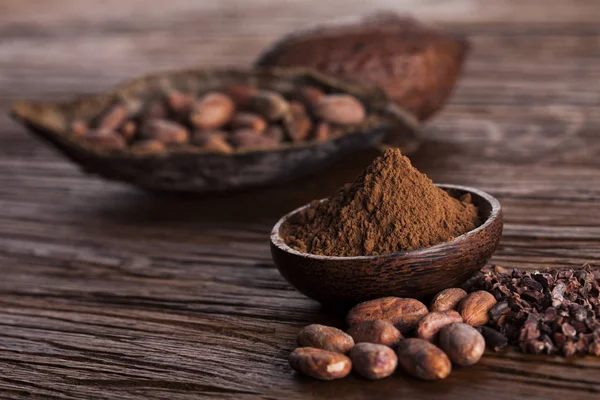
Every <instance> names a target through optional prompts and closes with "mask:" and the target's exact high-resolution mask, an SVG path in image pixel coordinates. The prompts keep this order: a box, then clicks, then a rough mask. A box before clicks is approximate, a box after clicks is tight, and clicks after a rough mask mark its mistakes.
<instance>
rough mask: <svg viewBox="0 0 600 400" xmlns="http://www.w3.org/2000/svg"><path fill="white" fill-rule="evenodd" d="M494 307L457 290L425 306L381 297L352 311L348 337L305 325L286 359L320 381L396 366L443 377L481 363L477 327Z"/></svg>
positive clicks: (374, 375)
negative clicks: (294, 347)
mask: <svg viewBox="0 0 600 400" xmlns="http://www.w3.org/2000/svg"><path fill="white" fill-rule="evenodd" d="M495 303H496V300H495V298H494V296H493V295H492V294H490V293H489V292H487V291H483V290H482V291H476V292H473V293H469V294H467V293H466V292H465V291H464V290H462V289H460V288H450V289H446V290H444V291H442V292H440V293H438V294H437V295H436V296H435V297H434V298H433V300H432V303H431V305H430V307H429V309H428V308H427V306H425V304H423V303H422V302H420V301H418V300H415V299H411V298H400V297H383V298H380V299H375V300H370V301H366V302H364V303H360V304H357V305H356V306H354V307H353V308H352V309H351V310H350V311H349V312H348V314H347V316H346V323H347V324H348V330H347V331H346V332H344V331H342V330H340V329H337V328H334V327H330V326H324V325H316V324H313V325H309V326H307V327H305V328H304V329H302V330H301V331H300V332H299V333H298V345H299V346H301V347H299V348H297V349H296V350H294V351H293V352H292V353H291V354H290V357H289V363H290V366H291V367H292V368H293V369H294V370H296V371H298V372H300V373H301V374H304V375H307V376H311V377H313V378H316V379H321V380H332V379H340V378H344V377H345V376H347V375H348V374H349V373H350V371H351V370H354V371H355V373H357V374H358V375H360V376H362V377H363V378H366V379H371V380H372V379H381V378H385V377H388V376H390V375H391V374H393V373H394V371H395V370H396V368H397V367H398V366H400V368H401V369H402V370H404V372H406V373H407V374H409V375H411V376H414V377H417V378H420V379H424V380H438V379H444V378H446V377H447V376H448V375H449V374H450V372H451V370H452V365H453V364H454V365H458V366H461V367H465V366H469V365H473V364H475V363H477V362H478V361H479V359H480V358H481V356H482V355H483V352H484V351H485V347H486V342H485V339H484V337H483V336H482V334H481V333H480V332H479V331H478V328H477V327H482V326H483V325H485V324H486V323H487V322H488V318H489V317H488V311H489V310H490V308H492V306H493V305H494V304H495Z"/></svg>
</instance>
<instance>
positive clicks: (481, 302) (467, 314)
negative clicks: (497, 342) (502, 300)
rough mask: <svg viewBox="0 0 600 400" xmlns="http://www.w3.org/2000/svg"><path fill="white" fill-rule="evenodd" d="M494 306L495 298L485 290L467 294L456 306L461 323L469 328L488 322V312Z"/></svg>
mask: <svg viewBox="0 0 600 400" xmlns="http://www.w3.org/2000/svg"><path fill="white" fill-rule="evenodd" d="M494 304H496V298H495V297H494V296H493V295H492V294H491V293H490V292H487V291H485V290H478V291H477V292H473V293H469V295H468V296H467V297H465V298H464V299H463V300H462V301H461V302H460V304H459V305H458V312H459V313H460V315H461V317H462V319H463V321H464V322H465V323H467V324H469V325H471V326H481V325H485V324H487V323H488V321H489V315H488V312H489V311H490V309H491V308H492V307H493V306H494Z"/></svg>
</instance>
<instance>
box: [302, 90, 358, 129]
mask: <svg viewBox="0 0 600 400" xmlns="http://www.w3.org/2000/svg"><path fill="white" fill-rule="evenodd" d="M313 113H314V115H315V116H316V117H317V118H319V119H322V120H324V121H325V122H329V123H332V124H337V125H353V124H359V123H361V122H363V121H364V119H365V115H366V112H365V108H364V106H363V105H362V104H361V102H360V101H358V100H357V99H356V98H355V97H353V96H350V95H346V94H332V95H328V96H324V97H323V98H321V100H319V102H317V103H316V104H315V105H314V106H313Z"/></svg>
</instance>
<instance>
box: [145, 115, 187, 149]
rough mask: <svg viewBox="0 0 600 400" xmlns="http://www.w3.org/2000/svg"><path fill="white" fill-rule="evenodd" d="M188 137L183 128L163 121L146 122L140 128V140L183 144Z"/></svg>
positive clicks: (171, 122)
mask: <svg viewBox="0 0 600 400" xmlns="http://www.w3.org/2000/svg"><path fill="white" fill-rule="evenodd" d="M189 135H190V134H189V132H188V130H187V128H186V127H185V126H183V125H181V124H178V123H177V122H173V121H167V120H164V119H152V120H149V121H146V122H144V124H143V125H142V126H141V128H140V137H141V138H142V139H155V140H158V141H159V142H162V143H163V144H179V143H185V142H187V141H188V139H189Z"/></svg>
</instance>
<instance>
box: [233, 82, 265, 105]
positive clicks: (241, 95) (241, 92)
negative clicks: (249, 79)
mask: <svg viewBox="0 0 600 400" xmlns="http://www.w3.org/2000/svg"><path fill="white" fill-rule="evenodd" d="M257 91H258V88H257V87H256V86H253V85H247V84H244V83H235V84H231V85H229V86H227V88H226V89H225V93H227V94H228V95H229V96H230V97H231V99H232V100H233V102H234V103H235V104H236V106H237V108H239V109H242V110H247V109H248V108H249V106H250V99H251V98H252V96H254V95H255V94H256V92H257Z"/></svg>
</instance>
